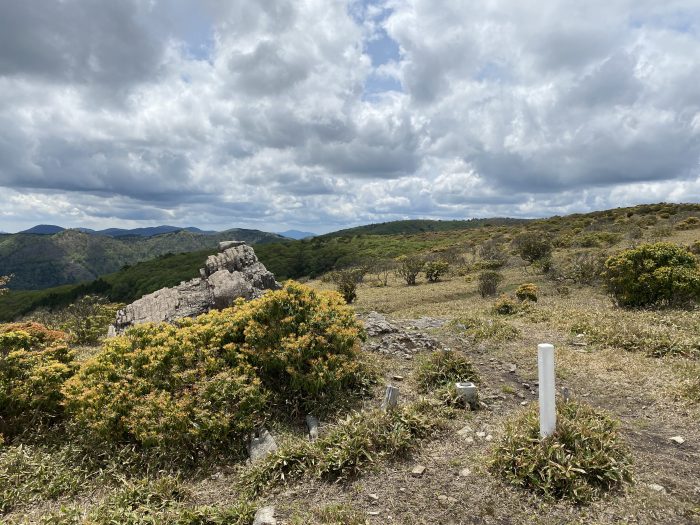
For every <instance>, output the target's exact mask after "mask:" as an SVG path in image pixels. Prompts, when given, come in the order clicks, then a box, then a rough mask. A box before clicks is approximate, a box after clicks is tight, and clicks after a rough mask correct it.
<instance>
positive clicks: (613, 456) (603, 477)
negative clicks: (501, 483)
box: [491, 401, 632, 503]
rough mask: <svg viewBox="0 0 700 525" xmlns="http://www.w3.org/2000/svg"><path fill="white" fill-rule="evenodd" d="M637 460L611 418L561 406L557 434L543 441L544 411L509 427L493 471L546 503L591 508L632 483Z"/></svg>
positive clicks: (585, 408) (532, 411) (494, 455)
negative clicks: (541, 421)
mask: <svg viewBox="0 0 700 525" xmlns="http://www.w3.org/2000/svg"><path fill="white" fill-rule="evenodd" d="M630 463H631V458H630V454H629V451H628V449H627V446H626V445H625V444H624V443H623V441H622V439H621V438H620V436H619V434H618V433H617V423H616V422H615V421H614V420H613V419H612V418H611V417H610V416H608V415H607V414H605V413H603V412H600V411H598V410H595V409H593V408H592V407H590V406H588V405H585V404H581V403H578V402H575V401H568V402H564V403H560V404H558V405H557V428H556V431H555V433H554V434H553V435H552V436H549V437H547V438H544V439H542V438H540V435H539V414H538V407H537V406H536V405H533V407H532V408H531V409H529V410H527V411H526V412H524V413H523V414H522V415H520V416H519V417H517V418H516V419H515V420H513V421H511V422H510V423H508V424H507V425H506V429H505V435H504V437H503V438H502V439H501V441H500V442H499V443H498V444H497V446H496V448H495V449H494V450H493V452H492V461H491V470H492V471H493V472H494V473H495V474H496V475H497V476H499V477H501V478H502V479H504V480H505V481H506V482H508V483H510V484H512V485H515V486H517V487H521V488H524V489H528V490H530V491H532V492H535V493H536V494H538V495H540V496H542V497H544V498H545V499H551V500H558V499H566V500H569V501H572V502H574V503H586V502H589V501H591V500H594V499H596V498H599V497H601V496H603V495H604V494H606V493H608V492H610V491H613V490H618V489H622V488H623V487H624V486H625V485H626V484H627V483H630V482H631V481H632V474H631V467H630Z"/></svg>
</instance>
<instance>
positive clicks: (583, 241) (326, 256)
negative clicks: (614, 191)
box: [0, 203, 700, 321]
mask: <svg viewBox="0 0 700 525" xmlns="http://www.w3.org/2000/svg"><path fill="white" fill-rule="evenodd" d="M689 216H700V204H665V203H661V204H649V205H640V206H635V207H631V208H618V209H614V210H605V211H599V212H592V213H587V214H574V215H568V216H564V217H558V216H556V217H550V218H547V219H537V220H525V221H524V220H513V222H510V223H509V221H510V220H509V219H504V220H503V221H506V222H496V221H495V220H491V219H481V220H479V221H464V222H467V223H468V226H467V227H466V228H463V229H449V228H447V229H442V230H439V231H425V230H422V231H418V232H415V231H413V233H404V232H405V231H406V230H414V229H415V228H416V226H417V224H416V222H415V221H399V224H394V225H393V226H392V223H384V224H383V225H368V226H366V227H360V228H353V229H352V230H353V231H354V232H355V233H354V234H348V233H347V230H343V231H340V232H336V233H335V234H326V235H324V236H320V237H314V238H311V239H303V240H298V241H296V240H288V239H282V240H278V241H277V242H263V243H259V244H257V245H256V246H255V252H256V254H257V256H258V258H259V259H260V261H261V262H262V263H263V264H265V266H266V267H267V268H268V269H269V270H270V271H271V272H273V273H274V274H275V276H276V278H277V280H279V281H282V280H285V279H288V278H295V279H296V278H301V277H318V276H320V275H322V274H323V273H325V272H327V271H329V270H332V269H335V268H341V267H345V266H351V265H354V264H364V263H367V262H371V261H372V260H377V259H389V258H393V257H396V256H398V255H402V254H408V253H424V254H432V255H434V256H436V257H445V258H449V257H450V256H451V254H454V253H464V252H465V251H469V250H475V249H477V248H478V247H479V246H480V245H481V244H482V243H483V242H484V241H486V240H489V239H492V238H500V239H501V240H502V241H503V242H508V241H509V239H511V238H512V237H513V236H514V235H517V234H518V233H520V232H522V231H525V230H528V231H538V232H542V233H545V234H547V235H550V236H552V237H553V238H554V239H555V242H557V243H558V245H560V246H570V247H586V248H595V247H596V246H601V247H609V246H610V243H611V242H612V243H613V244H615V243H624V242H625V241H623V239H624V238H625V236H626V235H627V234H628V232H630V231H631V230H634V229H639V231H640V232H641V233H640V234H641V235H643V236H645V237H646V238H654V236H655V235H659V234H662V235H663V236H664V237H667V236H668V235H669V232H672V231H674V226H675V225H676V224H679V223H680V222H681V221H682V220H684V219H685V218H687V217H689ZM426 222H428V221H419V223H418V226H419V227H420V228H426V227H429V226H430V225H429V224H426ZM434 222H448V221H434ZM449 222H451V221H449ZM378 226H381V227H378ZM445 226H446V225H445V224H441V225H438V227H440V228H444V227H445ZM448 226H452V225H448ZM402 228H403V229H402ZM390 229H394V230H397V231H398V232H399V233H396V234H388V233H386V232H387V231H388V230H390ZM235 231H236V230H229V232H228V233H226V232H224V233H222V234H221V238H222V240H224V239H225V238H226V237H228V238H233V236H234V232H235ZM377 231H379V232H381V233H379V234H377V233H376V232H377ZM367 232H373V233H371V234H370V233H367ZM258 233H261V232H258ZM10 237H12V236H10ZM266 238H268V239H269V237H266ZM166 239H167V238H166ZM161 240H163V239H161ZM2 241H3V237H2V236H0V246H1V245H2V244H1V243H2ZM165 246H167V242H164V245H163V249H164V248H165ZM211 253H212V248H211V247H205V248H202V249H199V251H192V252H189V253H181V254H172V253H166V254H164V255H161V256H159V257H157V258H155V259H151V260H148V261H144V262H140V263H137V264H133V265H132V266H129V267H123V268H122V269H120V270H118V271H116V272H113V273H110V274H108V275H103V276H102V277H100V278H98V279H94V280H92V281H87V282H84V283H81V284H78V285H65V286H60V287H54V288H49V289H45V290H13V291H10V292H9V293H7V294H5V295H4V296H2V297H0V321H9V320H12V319H15V318H17V317H18V316H21V315H24V314H26V313H28V312H30V311H32V310H34V309H36V308H39V307H50V308H51V307H60V306H65V305H68V304H70V303H71V302H73V301H74V300H75V299H76V298H78V297H80V296H82V295H85V294H101V295H105V296H106V297H108V298H109V299H110V300H112V301H119V302H131V301H134V300H135V299H138V298H139V297H141V296H143V295H145V294H148V293H151V292H154V291H156V290H159V289H160V288H163V287H168V286H174V285H176V284H178V283H180V282H181V281H185V280H189V279H192V278H194V277H196V276H197V275H198V269H199V268H201V267H202V265H203V264H204V261H205V260H206V257H207V256H208V255H210V254H211ZM0 274H1V272H0Z"/></svg>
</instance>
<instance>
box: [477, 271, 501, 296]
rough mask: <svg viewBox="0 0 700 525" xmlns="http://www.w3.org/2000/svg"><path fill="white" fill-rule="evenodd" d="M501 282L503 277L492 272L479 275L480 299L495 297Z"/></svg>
mask: <svg viewBox="0 0 700 525" xmlns="http://www.w3.org/2000/svg"><path fill="white" fill-rule="evenodd" d="M502 282H503V275H501V274H500V273H499V272H496V271H493V270H487V271H484V272H481V273H480V274H479V283H478V290H479V294H481V297H488V296H492V295H496V292H497V291H498V285H499V284H501V283H502Z"/></svg>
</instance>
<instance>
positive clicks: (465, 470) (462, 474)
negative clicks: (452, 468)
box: [459, 468, 472, 478]
mask: <svg viewBox="0 0 700 525" xmlns="http://www.w3.org/2000/svg"><path fill="white" fill-rule="evenodd" d="M471 473H472V471H471V470H470V469H468V468H463V469H462V470H460V471H459V477H460V478H466V477H467V476H469V475H470V474H471Z"/></svg>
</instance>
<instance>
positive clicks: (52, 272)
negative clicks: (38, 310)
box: [0, 228, 284, 290]
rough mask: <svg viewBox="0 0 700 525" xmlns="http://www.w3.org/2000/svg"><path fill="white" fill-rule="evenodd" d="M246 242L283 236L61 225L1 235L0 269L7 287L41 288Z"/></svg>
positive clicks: (264, 240) (16, 288)
mask: <svg viewBox="0 0 700 525" xmlns="http://www.w3.org/2000/svg"><path fill="white" fill-rule="evenodd" d="M230 239H236V240H242V241H245V242H247V243H249V244H260V243H266V242H278V241H281V240H284V237H281V236H279V235H277V234H274V233H267V232H262V231H258V230H246V229H239V228H234V229H230V230H226V231H223V232H219V233H216V234H203V233H192V232H189V231H186V230H180V231H177V232H173V233H164V234H161V235H155V236H152V237H141V236H128V237H116V238H112V237H107V236H102V235H94V234H90V233H84V232H81V231H78V230H64V231H61V232H59V233H56V234H53V235H37V234H24V233H18V234H9V235H2V236H0V275H12V276H13V277H12V280H11V281H10V288H11V289H15V290H31V289H43V288H50V287H54V286H60V285H64V284H76V283H81V282H85V281H90V280H93V279H96V278H98V277H99V276H101V275H105V274H108V273H112V272H115V271H117V270H119V269H120V268H122V267H123V266H125V265H132V264H135V263H138V262H142V261H147V260H150V259H153V258H154V257H158V256H160V255H164V254H167V253H183V252H191V251H196V250H203V249H209V250H211V249H214V248H215V247H216V246H217V245H218V243H219V241H223V240H230Z"/></svg>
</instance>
